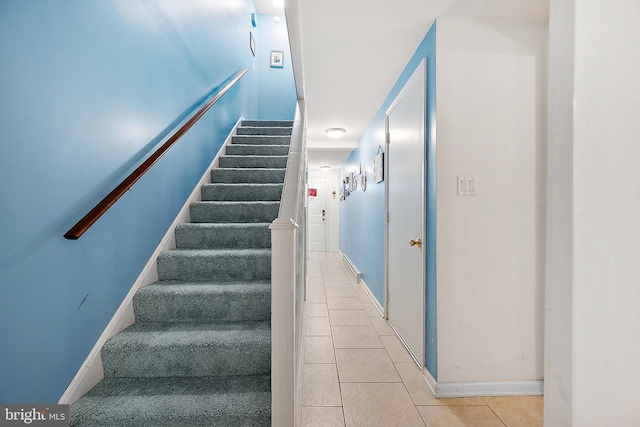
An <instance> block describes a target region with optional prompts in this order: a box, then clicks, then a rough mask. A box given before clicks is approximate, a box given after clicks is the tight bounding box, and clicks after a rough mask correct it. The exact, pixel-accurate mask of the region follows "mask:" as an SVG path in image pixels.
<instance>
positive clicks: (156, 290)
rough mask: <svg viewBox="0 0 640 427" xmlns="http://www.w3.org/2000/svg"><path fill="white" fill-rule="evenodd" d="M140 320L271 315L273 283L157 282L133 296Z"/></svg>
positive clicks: (264, 317)
mask: <svg viewBox="0 0 640 427" xmlns="http://www.w3.org/2000/svg"><path fill="white" fill-rule="evenodd" d="M133 304H134V311H135V315H136V322H161V321H165V322H193V321H197V320H199V321H226V322H232V321H261V320H269V319H270V318H271V283H269V282H268V281H262V282H233V283H225V282H180V281H166V282H156V283H153V284H151V285H149V286H146V287H144V288H143V289H141V290H139V291H138V292H137V293H136V295H135V296H134V299H133Z"/></svg>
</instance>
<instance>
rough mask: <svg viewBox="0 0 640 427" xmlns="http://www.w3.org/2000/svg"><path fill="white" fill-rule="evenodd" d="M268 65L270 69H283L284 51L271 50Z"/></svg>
mask: <svg viewBox="0 0 640 427" xmlns="http://www.w3.org/2000/svg"><path fill="white" fill-rule="evenodd" d="M270 65H271V68H283V67H284V51H282V50H272V51H271V62H270Z"/></svg>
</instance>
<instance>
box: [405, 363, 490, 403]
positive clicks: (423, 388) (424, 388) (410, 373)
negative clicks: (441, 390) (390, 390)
mask: <svg viewBox="0 0 640 427" xmlns="http://www.w3.org/2000/svg"><path fill="white" fill-rule="evenodd" d="M395 366H396V370H397V371H398V373H399V374H400V378H402V382H403V383H404V385H405V386H406V387H407V390H409V394H410V395H411V398H412V399H413V401H414V402H415V404H416V405H424V406H445V405H448V406H461V405H465V406H486V404H485V403H484V400H482V398H481V397H461V398H455V399H436V398H435V397H434V396H433V393H432V392H431V389H429V386H428V385H427V382H426V380H425V379H424V377H423V376H422V373H421V372H420V368H419V367H418V365H416V363H415V362H413V361H411V363H395Z"/></svg>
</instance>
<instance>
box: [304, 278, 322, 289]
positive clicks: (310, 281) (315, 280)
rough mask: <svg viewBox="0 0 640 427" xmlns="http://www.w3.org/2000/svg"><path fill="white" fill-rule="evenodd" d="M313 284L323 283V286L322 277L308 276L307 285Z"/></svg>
mask: <svg viewBox="0 0 640 427" xmlns="http://www.w3.org/2000/svg"><path fill="white" fill-rule="evenodd" d="M315 285H323V286H324V279H322V278H321V277H308V278H307V287H309V286H315Z"/></svg>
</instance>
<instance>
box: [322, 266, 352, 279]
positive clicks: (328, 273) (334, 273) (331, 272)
mask: <svg viewBox="0 0 640 427" xmlns="http://www.w3.org/2000/svg"><path fill="white" fill-rule="evenodd" d="M322 277H323V278H325V279H326V278H329V277H339V278H341V279H342V278H345V279H346V278H347V275H346V274H345V273H344V271H342V268H336V269H329V268H325V267H324V266H323V267H322Z"/></svg>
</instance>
